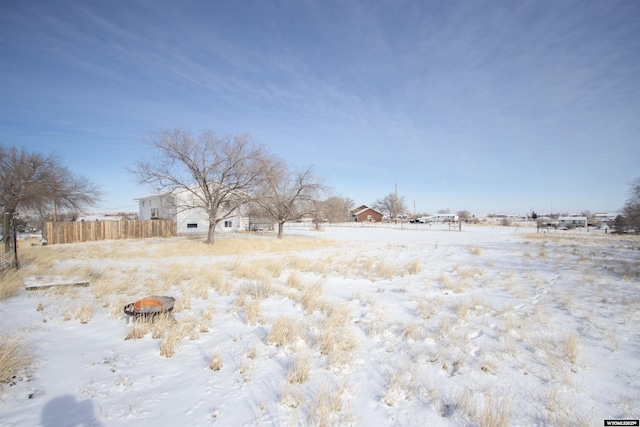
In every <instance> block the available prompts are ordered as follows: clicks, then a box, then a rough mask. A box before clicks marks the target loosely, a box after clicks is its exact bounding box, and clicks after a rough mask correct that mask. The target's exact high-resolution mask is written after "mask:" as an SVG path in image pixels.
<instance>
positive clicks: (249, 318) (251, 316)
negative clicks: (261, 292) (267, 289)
mask: <svg viewBox="0 0 640 427" xmlns="http://www.w3.org/2000/svg"><path fill="white" fill-rule="evenodd" d="M260 315H261V312H260V300H257V299H249V300H248V301H246V302H245V304H244V319H245V322H246V323H247V325H249V326H253V325H255V324H256V323H258V321H259V318H260Z"/></svg>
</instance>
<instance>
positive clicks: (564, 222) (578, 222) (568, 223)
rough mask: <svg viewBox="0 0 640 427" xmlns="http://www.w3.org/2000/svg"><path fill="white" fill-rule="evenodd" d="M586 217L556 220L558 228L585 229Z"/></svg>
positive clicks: (568, 217)
mask: <svg viewBox="0 0 640 427" xmlns="http://www.w3.org/2000/svg"><path fill="white" fill-rule="evenodd" d="M586 226H587V217H586V216H561V217H559V218H558V227H561V228H562V227H586Z"/></svg>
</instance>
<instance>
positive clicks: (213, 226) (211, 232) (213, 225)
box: [207, 221, 216, 245]
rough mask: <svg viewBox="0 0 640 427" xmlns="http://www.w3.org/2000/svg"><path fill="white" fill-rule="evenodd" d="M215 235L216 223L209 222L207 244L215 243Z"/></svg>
mask: <svg viewBox="0 0 640 427" xmlns="http://www.w3.org/2000/svg"><path fill="white" fill-rule="evenodd" d="M215 235H216V223H215V222H213V221H211V222H209V232H208V233H207V243H208V244H210V245H213V244H214V242H215Z"/></svg>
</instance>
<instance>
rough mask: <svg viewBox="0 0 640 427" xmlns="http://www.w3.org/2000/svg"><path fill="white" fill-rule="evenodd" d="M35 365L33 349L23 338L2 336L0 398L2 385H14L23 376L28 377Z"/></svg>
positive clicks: (0, 347)
mask: <svg viewBox="0 0 640 427" xmlns="http://www.w3.org/2000/svg"><path fill="white" fill-rule="evenodd" d="M32 363H33V348H32V347H31V345H29V344H26V343H25V342H24V341H23V340H22V339H21V338H18V337H15V336H8V335H4V334H3V335H1V336H0V397H1V396H2V388H1V385H2V384H13V383H15V382H16V380H17V379H19V376H20V375H21V374H25V375H28V374H29V370H30V369H31V365H32Z"/></svg>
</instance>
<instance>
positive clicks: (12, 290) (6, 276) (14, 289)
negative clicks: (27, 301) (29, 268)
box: [0, 268, 24, 301]
mask: <svg viewBox="0 0 640 427" xmlns="http://www.w3.org/2000/svg"><path fill="white" fill-rule="evenodd" d="M23 286H24V285H23V280H22V274H20V272H19V271H18V270H14V269H11V268H9V269H7V270H4V271H3V272H0V301H4V300H6V299H9V298H11V297H13V296H15V295H17V294H18V292H20V289H22V287H23Z"/></svg>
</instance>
